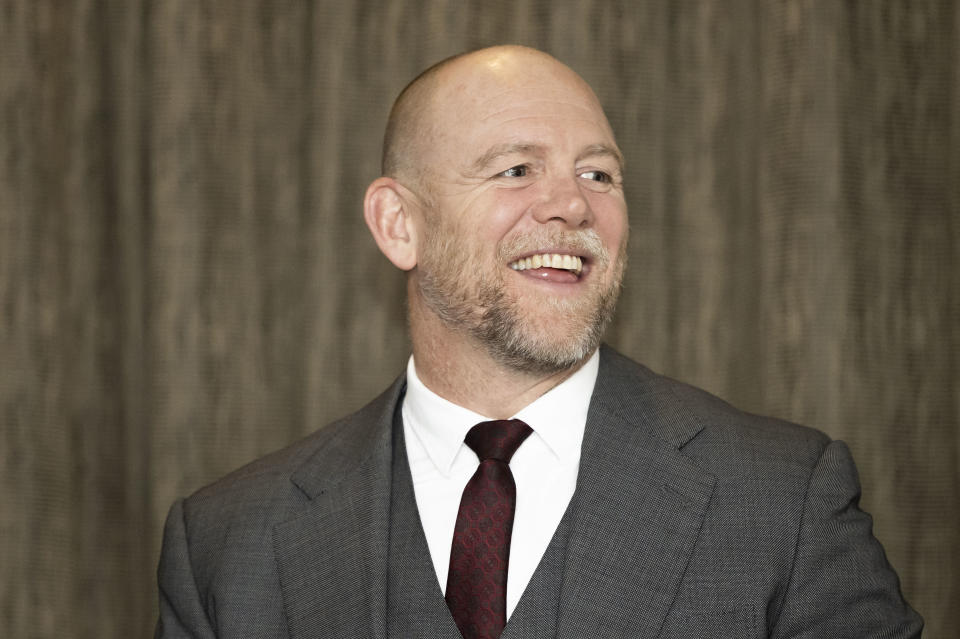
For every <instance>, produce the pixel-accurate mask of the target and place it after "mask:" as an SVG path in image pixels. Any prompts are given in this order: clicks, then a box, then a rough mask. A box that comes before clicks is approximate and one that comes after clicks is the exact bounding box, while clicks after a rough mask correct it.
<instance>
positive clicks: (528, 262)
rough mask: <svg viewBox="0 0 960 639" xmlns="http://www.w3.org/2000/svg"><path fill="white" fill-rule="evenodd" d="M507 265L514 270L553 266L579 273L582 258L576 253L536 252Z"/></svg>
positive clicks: (581, 269)
mask: <svg viewBox="0 0 960 639" xmlns="http://www.w3.org/2000/svg"><path fill="white" fill-rule="evenodd" d="M507 266H509V267H510V268H512V269H513V270H515V271H526V270H530V269H537V268H555V269H562V270H564V271H570V272H571V273H574V274H576V275H580V273H581V272H582V271H583V259H582V258H580V257H577V256H576V255H560V254H559V253H538V254H537V255H531V256H529V257H524V258H521V259H519V260H516V261H515V262H510V263H509V264H508V265H507Z"/></svg>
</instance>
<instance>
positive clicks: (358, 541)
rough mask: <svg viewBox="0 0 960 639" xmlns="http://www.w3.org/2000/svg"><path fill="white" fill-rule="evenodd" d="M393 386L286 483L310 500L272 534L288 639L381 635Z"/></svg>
mask: <svg viewBox="0 0 960 639" xmlns="http://www.w3.org/2000/svg"><path fill="white" fill-rule="evenodd" d="M402 389H403V380H402V379H400V380H398V381H397V382H396V383H395V384H394V385H393V386H392V387H391V388H390V389H389V390H388V391H387V392H386V393H384V394H383V395H381V396H380V397H379V398H377V399H376V400H374V402H372V403H371V404H369V405H368V406H367V407H366V408H364V409H363V410H362V411H360V412H359V413H356V414H355V415H353V416H351V417H349V418H347V419H346V420H344V421H342V422H339V423H337V424H335V425H331V426H329V427H328V428H330V429H335V431H334V432H332V433H331V435H330V438H329V439H328V441H327V443H326V445H324V446H323V447H322V448H321V449H319V450H318V451H317V452H316V453H314V454H313V456H311V457H310V458H309V459H308V460H307V461H306V462H305V463H304V464H303V465H302V466H301V467H300V468H299V469H298V470H297V471H296V472H295V473H294V475H293V476H292V478H291V480H292V481H293V483H294V484H295V485H296V487H297V488H299V489H300V490H301V491H302V492H303V493H304V494H305V495H306V496H307V497H308V498H309V501H308V502H307V506H306V507H305V508H304V510H303V511H302V512H300V513H299V514H298V516H297V517H295V518H294V519H291V520H289V521H287V522H284V523H282V524H278V525H277V526H276V527H275V528H274V531H273V544H274V554H275V556H276V560H277V567H278V572H279V576H280V587H281V592H282V595H283V600H284V609H285V611H286V614H287V622H288V624H289V629H290V637H291V639H298V638H303V639H306V638H307V637H316V636H320V635H323V636H337V637H377V638H382V637H385V636H386V583H387V579H386V574H387V554H388V548H389V524H390V478H391V450H392V437H391V425H392V422H393V419H394V413H395V412H396V408H397V406H398V403H399V399H400V397H401V393H402Z"/></svg>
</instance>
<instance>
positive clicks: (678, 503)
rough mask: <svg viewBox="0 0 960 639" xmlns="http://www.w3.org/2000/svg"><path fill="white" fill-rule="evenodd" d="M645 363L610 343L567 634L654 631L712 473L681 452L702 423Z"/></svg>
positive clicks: (565, 604)
mask: <svg viewBox="0 0 960 639" xmlns="http://www.w3.org/2000/svg"><path fill="white" fill-rule="evenodd" d="M656 380H657V378H656V376H654V375H653V374H652V373H649V371H646V369H638V368H637V365H636V364H633V363H632V362H631V363H629V365H628V364H626V360H624V359H623V358H621V357H620V356H619V355H617V354H615V353H613V352H612V351H609V350H608V349H604V350H603V351H602V352H601V367H600V373H599V375H598V378H597V384H596V390H595V392H594V397H593V400H592V402H591V406H590V412H589V415H588V418H587V431H586V435H585V437H584V443H583V453H582V455H581V462H580V473H579V477H578V479H577V492H576V495H575V496H574V499H573V501H572V503H571V508H573V509H574V510H573V515H574V517H573V529H572V531H571V536H570V541H569V545H568V548H567V559H566V566H565V569H564V581H563V587H562V590H561V604H560V615H561V618H560V622H559V624H558V627H559V636H560V637H570V638H574V637H576V638H580V637H583V636H604V637H626V636H629V637H656V636H657V634H658V633H659V630H660V627H661V625H662V624H663V621H664V618H665V616H666V614H667V612H668V611H669V609H670V605H671V604H672V602H673V599H674V598H675V596H676V593H677V589H678V586H679V584H680V581H681V579H682V577H683V573H684V571H685V569H686V566H687V562H688V560H689V558H690V554H691V552H692V550H693V547H694V544H695V542H696V539H697V536H698V535H699V532H700V527H701V525H702V523H703V518H704V515H705V513H706V510H707V506H708V504H709V501H710V497H711V495H712V492H713V485H714V477H713V476H711V475H709V474H707V473H705V472H703V471H702V470H700V469H699V468H698V467H697V466H696V465H695V464H694V463H693V462H692V461H690V460H689V459H688V458H686V457H685V456H683V455H682V454H681V453H680V452H679V450H678V449H679V448H680V447H681V446H682V445H683V444H685V443H686V442H687V441H689V440H690V439H692V438H693V437H694V436H695V435H696V434H697V433H698V432H699V431H700V430H701V428H702V427H701V425H700V424H699V422H698V421H697V420H696V418H695V417H693V416H692V415H691V414H689V413H688V412H687V411H685V410H684V409H683V407H682V406H681V405H680V403H679V401H678V400H677V399H676V398H675V397H674V396H673V395H672V394H671V393H670V392H669V391H666V390H662V389H661V387H660V384H659V383H657V381H656Z"/></svg>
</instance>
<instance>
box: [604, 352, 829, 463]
mask: <svg viewBox="0 0 960 639" xmlns="http://www.w3.org/2000/svg"><path fill="white" fill-rule="evenodd" d="M601 356H602V357H601V374H600V376H599V377H598V380H597V384H598V389H597V391H596V392H595V395H598V396H600V397H602V398H603V401H607V402H613V403H615V404H618V405H619V406H620V410H627V411H642V412H644V413H645V414H646V416H647V417H648V418H647V419H645V420H644V423H645V425H646V426H647V427H648V428H650V429H651V431H652V432H653V434H654V435H656V436H658V437H660V438H661V439H665V440H667V441H669V442H670V443H671V444H673V445H675V446H676V447H677V448H678V449H679V450H680V452H681V453H682V454H683V455H685V456H687V457H689V458H691V459H692V460H694V461H695V462H696V463H697V464H698V465H699V466H700V467H702V468H703V469H704V470H707V471H709V472H711V473H713V474H715V475H717V476H721V477H722V476H742V475H749V474H769V473H774V474H777V475H782V474H783V473H785V472H786V473H790V471H791V470H794V471H796V472H797V473H799V474H800V475H803V476H806V475H808V474H809V472H810V470H811V469H812V468H813V467H814V466H815V465H816V463H817V461H818V460H819V458H820V457H821V455H822V454H823V452H824V450H825V449H826V447H827V446H828V445H829V444H830V442H831V439H830V437H828V436H827V435H826V434H824V433H823V432H821V431H819V430H817V429H815V428H811V427H808V426H802V425H799V424H795V423H792V422H789V421H787V420H783V419H778V418H775V417H767V416H763V415H756V414H752V413H749V412H746V411H743V410H740V409H738V408H736V407H734V406H732V405H731V404H729V403H728V402H726V401H724V400H722V399H720V398H719V397H716V396H715V395H713V394H711V393H709V392H707V391H705V390H703V389H700V388H697V387H695V386H691V385H689V384H685V383H683V382H680V381H677V380H674V379H671V378H669V377H665V376H663V375H659V374H657V373H655V372H653V371H651V370H650V369H648V368H647V367H645V366H643V365H641V364H638V363H637V362H634V361H633V360H631V359H629V358H627V357H625V356H624V355H622V354H620V353H617V352H616V351H614V350H613V349H611V348H608V347H604V349H603V351H601ZM601 383H603V384H604V386H605V388H603V389H601V388H599V385H600V384H601ZM611 391H612V392H611ZM613 395H616V396H617V398H616V399H614V398H613V397H612V396H613Z"/></svg>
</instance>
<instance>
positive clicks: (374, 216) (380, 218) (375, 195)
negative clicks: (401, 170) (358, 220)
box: [363, 177, 417, 271]
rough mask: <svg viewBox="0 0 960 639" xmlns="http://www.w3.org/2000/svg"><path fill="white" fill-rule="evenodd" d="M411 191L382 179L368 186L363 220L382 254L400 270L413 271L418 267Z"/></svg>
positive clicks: (394, 181) (395, 182) (364, 200)
mask: <svg viewBox="0 0 960 639" xmlns="http://www.w3.org/2000/svg"><path fill="white" fill-rule="evenodd" d="M407 195H409V192H408V191H407V190H406V189H404V188H403V186H402V185H401V184H400V183H399V182H397V181H396V180H394V179H393V178H389V177H380V178H377V179H376V180H374V181H373V183H372V184H370V186H368V187H367V194H366V196H365V197H364V198H363V218H364V219H365V220H366V222H367V226H368V227H369V228H370V233H372V234H373V239H374V240H375V241H376V243H377V246H379V247H380V252H382V253H383V254H384V255H386V256H387V259H388V260H390V261H391V262H393V264H394V266H396V267H397V268H399V269H401V270H404V271H409V270H410V269H412V268H413V267H415V266H416V265H417V243H416V237H417V236H416V229H415V228H414V223H413V216H412V215H411V213H412V211H411V210H410V208H411V207H412V206H413V202H412V201H411V199H410V198H409V197H405V196H407Z"/></svg>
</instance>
